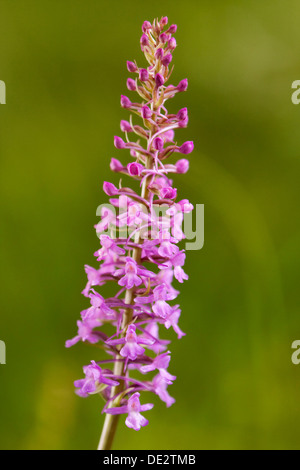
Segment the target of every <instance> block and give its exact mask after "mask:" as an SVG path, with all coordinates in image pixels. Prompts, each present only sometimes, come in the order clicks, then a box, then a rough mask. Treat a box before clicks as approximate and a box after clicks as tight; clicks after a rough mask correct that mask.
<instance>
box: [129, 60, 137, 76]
mask: <svg viewBox="0 0 300 470" xmlns="http://www.w3.org/2000/svg"><path fill="white" fill-rule="evenodd" d="M137 69H138V68H137V66H136V65H135V63H134V62H130V61H129V60H127V70H128V72H132V73H134V72H137Z"/></svg>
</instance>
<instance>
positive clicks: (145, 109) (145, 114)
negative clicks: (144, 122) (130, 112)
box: [142, 105, 152, 119]
mask: <svg viewBox="0 0 300 470" xmlns="http://www.w3.org/2000/svg"><path fill="white" fill-rule="evenodd" d="M151 116H152V111H151V109H150V108H148V106H146V105H145V106H142V118H143V119H150V118H151Z"/></svg>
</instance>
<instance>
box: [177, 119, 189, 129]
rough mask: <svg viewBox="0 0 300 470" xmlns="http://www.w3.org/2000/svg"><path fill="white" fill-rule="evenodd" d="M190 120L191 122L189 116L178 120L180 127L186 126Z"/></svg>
mask: <svg viewBox="0 0 300 470" xmlns="http://www.w3.org/2000/svg"><path fill="white" fill-rule="evenodd" d="M188 122H189V118H188V117H186V118H185V119H182V121H179V122H178V127H180V128H181V129H182V128H184V127H187V125H188Z"/></svg>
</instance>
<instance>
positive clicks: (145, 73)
mask: <svg viewBox="0 0 300 470" xmlns="http://www.w3.org/2000/svg"><path fill="white" fill-rule="evenodd" d="M139 79H140V80H141V82H146V81H147V80H149V73H148V70H147V69H140V72H139Z"/></svg>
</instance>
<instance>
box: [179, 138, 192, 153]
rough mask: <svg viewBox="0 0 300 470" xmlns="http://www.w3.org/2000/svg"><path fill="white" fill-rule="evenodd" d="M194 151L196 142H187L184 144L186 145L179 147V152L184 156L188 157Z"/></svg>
mask: <svg viewBox="0 0 300 470" xmlns="http://www.w3.org/2000/svg"><path fill="white" fill-rule="evenodd" d="M193 150H194V142H192V141H191V140H188V141H187V142H184V144H182V145H181V147H179V149H178V151H179V152H180V153H183V154H184V155H188V154H189V153H191V152H192V151H193Z"/></svg>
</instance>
